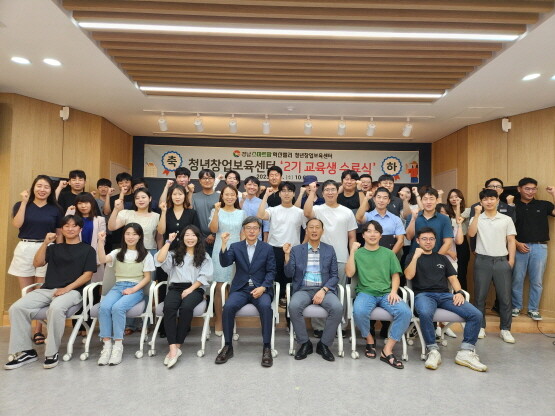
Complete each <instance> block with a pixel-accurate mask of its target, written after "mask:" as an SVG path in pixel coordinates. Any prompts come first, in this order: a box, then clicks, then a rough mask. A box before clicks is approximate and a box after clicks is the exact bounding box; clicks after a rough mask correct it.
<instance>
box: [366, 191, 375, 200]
mask: <svg viewBox="0 0 555 416" xmlns="http://www.w3.org/2000/svg"><path fill="white" fill-rule="evenodd" d="M373 196H374V192H372V191H366V199H372V197H373Z"/></svg>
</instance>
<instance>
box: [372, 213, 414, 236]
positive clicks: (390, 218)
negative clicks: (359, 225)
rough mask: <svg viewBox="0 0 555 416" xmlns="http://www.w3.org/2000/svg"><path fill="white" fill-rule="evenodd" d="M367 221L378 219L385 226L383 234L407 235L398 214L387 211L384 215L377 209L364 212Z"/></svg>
mask: <svg viewBox="0 0 555 416" xmlns="http://www.w3.org/2000/svg"><path fill="white" fill-rule="evenodd" d="M364 219H365V221H371V220H374V221H377V222H378V223H379V224H380V225H381V226H382V228H383V233H382V235H405V234H406V232H405V227H404V226H403V221H402V220H401V218H399V217H398V216H397V215H395V214H393V213H392V212H390V211H386V213H385V215H384V216H383V217H382V216H381V215H380V213H379V212H378V210H377V209H375V210H373V211H371V212H367V213H365V214H364Z"/></svg>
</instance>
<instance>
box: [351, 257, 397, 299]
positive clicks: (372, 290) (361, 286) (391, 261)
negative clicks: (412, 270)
mask: <svg viewBox="0 0 555 416" xmlns="http://www.w3.org/2000/svg"><path fill="white" fill-rule="evenodd" d="M355 265H356V270H357V275H358V285H357V287H356V291H357V293H360V292H362V293H366V294H368V295H372V296H383V295H386V294H388V293H389V292H391V276H392V275H393V274H395V273H401V272H402V270H401V265H400V264H399V259H398V258H397V255H396V254H395V253H394V252H393V251H391V250H389V249H387V248H385V247H380V248H378V249H377V250H373V251H372V250H368V249H366V248H364V247H361V248H359V249H358V250H357V251H356V252H355Z"/></svg>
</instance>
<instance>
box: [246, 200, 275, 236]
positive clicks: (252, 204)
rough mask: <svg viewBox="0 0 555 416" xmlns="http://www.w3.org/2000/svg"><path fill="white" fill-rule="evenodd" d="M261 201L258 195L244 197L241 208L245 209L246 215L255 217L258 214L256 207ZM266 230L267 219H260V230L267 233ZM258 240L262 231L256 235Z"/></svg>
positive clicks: (267, 228)
mask: <svg viewBox="0 0 555 416" xmlns="http://www.w3.org/2000/svg"><path fill="white" fill-rule="evenodd" d="M261 203H262V200H261V199H260V198H258V197H256V196H255V197H253V198H250V199H249V198H245V200H244V201H243V208H242V210H243V211H245V214H246V215H247V217H250V216H254V217H256V216H257V215H258V207H259V206H260V204H261ZM268 231H270V223H269V221H266V220H264V221H262V232H263V233H267V232H268ZM258 239H259V240H262V233H260V235H259V236H258Z"/></svg>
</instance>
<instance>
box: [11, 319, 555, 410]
mask: <svg viewBox="0 0 555 416" xmlns="http://www.w3.org/2000/svg"><path fill="white" fill-rule="evenodd" d="M66 332H69V330H68V331H66ZM240 334H241V339H240V340H239V341H237V342H236V343H235V348H234V349H235V357H234V358H233V359H231V360H230V361H229V362H228V363H227V364H224V365H219V366H216V365H215V364H214V358H215V356H216V354H217V349H218V347H219V341H220V339H219V338H216V337H213V338H212V339H211V340H210V341H209V342H208V344H207V354H206V356H205V357H204V358H198V357H197V356H196V351H197V350H198V348H199V345H200V344H199V342H198V340H199V337H200V328H193V331H192V332H191V333H190V336H189V338H188V340H187V341H186V344H185V346H184V348H183V351H184V354H183V356H182V357H181V359H180V361H179V362H178V363H177V365H176V366H175V367H174V368H172V369H171V370H167V369H166V368H165V367H164V366H163V365H162V360H163V357H164V355H165V353H166V346H167V344H166V341H165V339H159V340H158V342H157V350H158V355H156V356H155V357H148V356H147V355H146V354H145V356H144V358H142V359H136V358H135V357H134V353H135V351H136V349H137V345H138V337H137V336H135V335H133V336H130V337H128V338H127V339H126V340H125V344H124V345H125V356H124V361H123V363H122V364H120V365H119V366H117V367H98V366H97V365H96V360H97V358H98V354H99V352H100V344H99V343H97V344H96V345H95V347H94V348H93V349H92V356H91V358H90V359H89V360H88V361H80V360H79V354H80V352H81V351H82V348H83V347H82V346H81V345H77V347H76V351H75V354H74V357H73V359H72V360H71V361H70V362H61V363H60V364H59V365H58V367H57V368H54V369H51V370H44V369H43V368H42V356H41V359H40V360H39V361H38V362H35V363H31V364H29V365H27V366H25V367H22V368H19V369H17V370H12V371H5V370H0V415H3V416H4V415H6V416H11V415H22V414H37V415H54V414H58V415H108V414H121V415H131V414H133V415H147V414H154V415H157V414H160V415H178V414H179V415H184V414H195V415H216V414H220V415H270V414H271V415H307V414H315V415H358V414H374V413H375V412H379V413H378V414H386V412H387V414H392V415H399V414H401V413H403V414H406V415H411V416H414V415H429V414H437V415H441V414H446V415H487V416H495V415H501V414H513V415H518V414H522V415H526V416H530V415H553V414H555V395H554V394H553V386H554V385H555V345H553V344H552V341H553V339H548V338H546V337H544V336H543V335H536V334H515V338H516V340H517V343H516V344H515V345H509V344H505V343H503V342H502V341H501V340H500V339H499V337H498V334H497V333H488V336H487V337H486V338H485V339H484V340H481V341H479V345H478V353H479V354H480V358H481V360H482V362H484V363H485V364H487V365H488V366H489V371H488V372H487V373H477V372H474V371H472V370H469V369H467V368H464V367H460V366H458V365H456V364H455V363H454V361H453V359H454V356H455V353H456V350H457V347H458V344H459V342H460V341H459V340H460V336H459V340H450V342H449V345H448V346H447V347H442V348H441V352H442V357H443V360H444V361H443V364H442V365H441V367H440V368H439V369H438V370H437V371H430V370H426V369H425V368H424V365H423V362H422V361H420V359H419V355H420V354H419V347H418V346H417V345H414V346H412V347H409V362H408V363H405V369H404V370H395V369H393V368H391V367H388V366H387V365H386V364H385V363H382V362H380V361H379V360H370V359H367V358H364V357H363V356H362V350H363V345H362V340H359V345H358V350H359V352H360V353H361V358H360V359H358V360H353V359H351V358H350V354H349V350H348V349H347V350H346V354H345V355H346V356H345V358H336V361H335V362H333V363H329V362H326V361H324V360H322V358H321V357H320V356H319V355H316V354H314V355H311V356H309V357H308V358H307V359H306V360H304V361H295V360H294V359H293V357H291V356H289V355H288V348H289V347H288V345H289V344H288V340H289V338H288V336H287V335H286V333H285V331H284V330H283V329H279V330H278V332H277V342H276V348H277V349H278V351H279V356H278V357H277V358H275V360H274V366H273V367H272V368H270V369H265V368H262V367H261V366H260V358H261V345H260V335H259V330H255V329H242V330H241V331H240ZM8 337H9V328H0V356H1V357H6V356H7V347H8V346H7V341H8ZM334 347H335V345H334ZM346 347H347V344H346ZM43 349H44V348H43V347H41V348H38V351H39V354H42V353H43ZM380 349H381V342H380V341H378V351H379V350H380ZM336 351H337V350H336V349H334V352H336ZM61 352H65V346H64V347H63V349H62V351H61ZM397 352H399V351H398V350H397ZM192 412H193V413H192Z"/></svg>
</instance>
